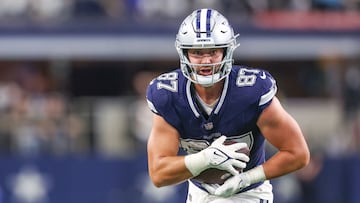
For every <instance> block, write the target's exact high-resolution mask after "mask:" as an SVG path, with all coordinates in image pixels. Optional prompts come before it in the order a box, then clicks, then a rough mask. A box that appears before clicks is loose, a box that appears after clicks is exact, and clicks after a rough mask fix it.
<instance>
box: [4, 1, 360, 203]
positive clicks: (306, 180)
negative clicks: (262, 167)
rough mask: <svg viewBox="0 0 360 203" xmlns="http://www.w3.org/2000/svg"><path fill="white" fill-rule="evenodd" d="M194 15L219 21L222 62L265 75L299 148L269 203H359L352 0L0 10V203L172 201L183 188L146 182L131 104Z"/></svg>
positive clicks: (357, 26) (359, 4)
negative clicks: (227, 42)
mask: <svg viewBox="0 0 360 203" xmlns="http://www.w3.org/2000/svg"><path fill="white" fill-rule="evenodd" d="M201 7H211V8H215V9H217V10H219V11H220V12H222V13H223V14H225V16H227V17H228V18H229V21H230V22H231V24H232V25H233V26H234V29H235V31H236V32H238V33H240V43H241V46H240V47H239V48H238V49H237V51H236V53H235V62H236V63H238V64H245V65H248V66H254V67H261V68H264V69H267V70H269V71H271V73H272V74H273V75H274V76H275V77H276V79H277V82H278V84H279V87H280V88H279V93H278V96H279V97H280V98H281V100H282V101H283V104H284V106H285V108H286V109H287V110H288V111H289V112H290V113H291V114H292V115H293V116H294V117H295V118H296V119H297V120H298V121H299V123H300V125H301V126H302V128H303V131H304V134H305V136H306V139H307V140H308V142H309V145H310V148H311V152H312V161H311V163H310V165H309V166H308V167H307V168H305V169H303V170H301V171H299V172H297V173H294V174H291V175H289V176H286V177H282V178H278V179H275V180H273V183H274V186H275V187H274V191H275V195H276V196H275V202H276V203H320V202H327V203H359V202H360V195H359V194H358V191H360V174H359V171H360V158H359V153H360V116H359V115H360V114H359V103H360V1H359V0H290V1H285V0H252V1H240V0H222V1H216V0H185V1H176V0H0V112H1V114H0V115H1V116H0V203H65V202H66V203H85V202H86V203H100V202H101V203H115V202H116V203H120V202H121V203H123V202H124V203H135V202H136V203H138V202H142V203H165V202H166V203H168V202H172V203H176V202H178V203H180V202H184V199H185V193H186V189H185V186H186V185H185V184H186V183H184V184H180V185H177V186H174V187H166V188H161V189H156V188H154V187H153V186H152V185H151V183H150V182H149V179H148V176H147V169H146V167H147V163H146V145H145V143H146V139H147V136H148V132H149V127H150V125H151V113H150V112H149V110H148V109H147V107H146V103H145V100H144V91H145V87H146V85H147V83H148V82H149V80H150V79H151V78H152V77H154V76H155V75H157V74H159V73H162V72H165V71H169V70H172V69H175V68H177V67H178V57H177V54H176V51H175V48H174V39H175V34H176V32H177V29H178V26H179V24H180V23H181V21H182V20H183V18H184V17H185V16H186V15H188V14H189V13H190V12H191V11H192V10H194V9H197V8H201ZM268 151H269V154H271V153H272V152H273V149H272V147H271V146H269V147H268Z"/></svg>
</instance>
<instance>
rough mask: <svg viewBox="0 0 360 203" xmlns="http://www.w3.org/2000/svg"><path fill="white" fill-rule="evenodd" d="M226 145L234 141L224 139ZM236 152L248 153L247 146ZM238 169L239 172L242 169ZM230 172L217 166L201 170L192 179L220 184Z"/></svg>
mask: <svg viewBox="0 0 360 203" xmlns="http://www.w3.org/2000/svg"><path fill="white" fill-rule="evenodd" d="M224 144H226V145H229V144H234V142H230V141H225V143H224ZM237 152H241V153H244V154H246V155H248V156H249V155H250V150H249V148H243V149H240V150H238V151H237ZM238 171H239V172H240V173H241V172H242V169H240V168H239V169H238ZM222 176H228V177H222ZM230 176H231V174H229V172H227V171H224V170H220V169H217V168H209V169H206V170H205V171H203V172H201V173H200V174H199V175H198V176H196V177H194V178H193V179H194V180H196V181H198V182H200V183H206V184H220V185H222V184H223V183H224V182H225V180H226V179H227V178H229V177H230Z"/></svg>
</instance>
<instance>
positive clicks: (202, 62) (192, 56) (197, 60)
mask: <svg viewBox="0 0 360 203" xmlns="http://www.w3.org/2000/svg"><path fill="white" fill-rule="evenodd" d="M223 56H224V50H223V49H222V48H213V49H189V50H188V58H189V61H190V63H191V64H198V65H196V66H193V67H192V68H193V69H195V70H196V73H197V74H199V75H204V76H207V75H211V74H213V73H216V72H217V71H218V69H219V68H220V62H221V61H222V59H223ZM214 64H217V65H215V66H214Z"/></svg>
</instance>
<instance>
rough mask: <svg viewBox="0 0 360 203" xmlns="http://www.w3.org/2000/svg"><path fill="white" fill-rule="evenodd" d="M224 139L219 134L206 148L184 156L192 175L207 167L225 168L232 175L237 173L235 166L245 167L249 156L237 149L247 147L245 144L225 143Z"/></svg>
mask: <svg viewBox="0 0 360 203" xmlns="http://www.w3.org/2000/svg"><path fill="white" fill-rule="evenodd" d="M225 140H226V137H225V136H221V137H219V138H218V139H216V140H215V141H214V142H213V143H212V144H211V145H210V146H209V147H208V148H206V149H204V150H202V151H200V152H198V153H195V154H191V155H187V156H185V165H186V167H187V168H188V169H189V171H190V172H191V173H192V174H193V175H194V176H197V175H198V174H200V173H201V172H202V171H204V170H205V169H208V168H217V169H220V170H226V171H228V172H229V173H231V174H232V175H237V174H239V172H238V171H237V170H236V169H235V167H237V168H245V167H246V162H248V161H249V160H250V158H249V157H248V156H247V155H246V154H244V153H241V152H237V151H238V150H241V149H243V148H247V144H246V143H235V144H231V145H225V144H224V142H225Z"/></svg>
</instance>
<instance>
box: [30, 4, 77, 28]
mask: <svg viewBox="0 0 360 203" xmlns="http://www.w3.org/2000/svg"><path fill="white" fill-rule="evenodd" d="M27 1H29V7H28V10H29V13H30V16H31V18H32V19H33V20H35V21H41V22H43V21H48V22H51V23H54V22H56V21H59V20H62V19H66V18H68V17H70V13H71V9H70V6H71V1H72V0H27Z"/></svg>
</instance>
